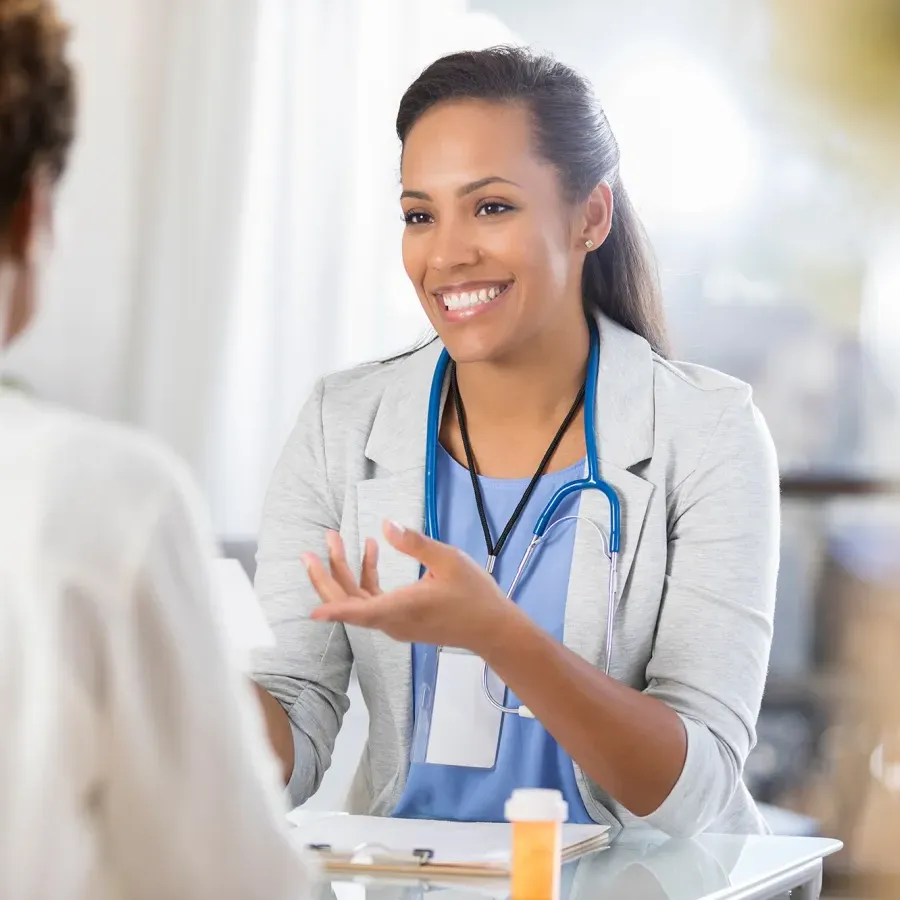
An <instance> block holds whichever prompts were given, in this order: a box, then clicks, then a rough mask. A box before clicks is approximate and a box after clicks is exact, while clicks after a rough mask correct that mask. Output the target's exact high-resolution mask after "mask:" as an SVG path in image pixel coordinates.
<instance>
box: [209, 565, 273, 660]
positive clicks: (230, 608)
mask: <svg viewBox="0 0 900 900" xmlns="http://www.w3.org/2000/svg"><path fill="white" fill-rule="evenodd" d="M210 578H211V581H212V601H213V608H214V610H215V612H216V615H217V616H218V618H219V620H220V622H221V623H222V626H223V628H224V630H225V637H226V639H227V641H228V644H229V646H230V648H231V649H232V651H233V652H234V653H235V655H236V656H237V657H238V660H239V662H240V663H241V664H242V665H244V666H246V665H247V663H248V662H249V654H250V651H251V650H256V649H258V648H260V647H272V646H274V645H275V635H274V634H273V633H272V629H271V628H270V627H269V623H268V622H267V621H266V617H265V615H264V613H263V611H262V607H261V606H260V604H259V600H258V599H257V596H256V591H255V590H254V589H253V585H252V584H251V582H250V579H249V578H248V577H247V573H246V572H245V571H244V569H243V566H241V564H240V563H239V562H238V561H237V560H236V559H214V560H213V561H212V566H211V568H210Z"/></svg>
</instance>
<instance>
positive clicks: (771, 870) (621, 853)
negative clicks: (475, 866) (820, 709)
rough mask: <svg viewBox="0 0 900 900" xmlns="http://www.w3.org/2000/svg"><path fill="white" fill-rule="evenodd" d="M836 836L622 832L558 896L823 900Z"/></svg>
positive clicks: (339, 893) (452, 890) (361, 897)
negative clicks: (685, 837)
mask: <svg viewBox="0 0 900 900" xmlns="http://www.w3.org/2000/svg"><path fill="white" fill-rule="evenodd" d="M840 847H841V844H840V843H839V842H838V841H831V840H826V839H824V838H801V837H733V836H730V835H703V836H701V837H699V838H697V839H696V840H693V841H676V840H671V839H667V838H665V837H664V836H658V837H656V836H654V837H649V838H648V837H643V838H638V837H631V836H623V837H619V839H618V840H616V842H615V843H614V844H613V846H612V847H611V848H610V849H608V850H604V851H602V852H600V853H597V854H594V855H592V856H586V857H584V858H582V859H580V860H578V861H576V862H574V863H571V864H570V865H568V866H565V867H564V869H563V879H562V890H561V895H560V900H599V898H602V900H774V898H782V897H786V896H787V895H788V893H789V892H791V891H793V894H792V895H791V900H818V897H819V894H820V891H821V885H822V860H823V858H824V857H826V856H829V855H830V854H832V853H835V852H836V851H837V850H839V849H840ZM323 877H324V880H323V881H322V882H321V883H320V885H319V887H318V890H317V892H316V894H315V895H314V896H315V898H316V900H328V898H335V900H418V898H433V900H476V898H477V897H479V896H482V897H484V896H489V897H492V898H496V900H502V898H506V897H507V896H508V886H507V885H506V884H505V883H503V882H492V883H485V884H484V885H483V886H477V885H475V886H470V887H456V886H454V887H451V886H442V885H429V884H426V883H421V882H420V883H415V882H406V883H398V882H395V883H390V882H383V881H378V880H370V881H368V882H366V881H356V882H354V881H353V880H348V879H347V878H346V876H340V877H338V876H332V877H331V878H330V879H329V878H328V877H327V876H323Z"/></svg>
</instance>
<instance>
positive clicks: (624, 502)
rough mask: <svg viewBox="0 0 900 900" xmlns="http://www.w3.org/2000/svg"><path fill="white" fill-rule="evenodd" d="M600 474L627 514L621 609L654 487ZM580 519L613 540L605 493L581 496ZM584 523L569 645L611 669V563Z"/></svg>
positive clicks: (606, 467)
mask: <svg viewBox="0 0 900 900" xmlns="http://www.w3.org/2000/svg"><path fill="white" fill-rule="evenodd" d="M600 474H601V476H602V477H603V478H604V479H605V480H606V481H607V482H608V483H609V484H610V485H611V486H612V487H613V489H614V490H615V492H616V494H617V495H618V497H619V504H620V505H621V508H622V522H621V528H622V542H621V546H620V548H619V559H618V571H617V584H618V590H617V593H616V597H617V608H618V602H620V601H621V598H622V595H623V593H624V590H625V586H626V584H627V583H628V576H629V574H630V573H631V568H632V566H633V564H634V557H635V552H636V550H637V546H638V544H639V542H640V538H641V531H642V529H643V526H644V517H645V516H646V514H647V508H648V506H649V504H650V496H651V495H652V493H653V485H651V484H650V483H649V482H647V481H644V479H643V478H640V477H639V476H637V475H634V474H633V473H631V472H629V471H627V470H626V469H621V468H619V467H618V466H615V465H612V464H611V463H605V464H602V465H601V473H600ZM578 515H579V517H583V519H588V520H590V521H591V522H593V523H594V524H595V525H597V526H598V527H599V528H600V530H601V531H602V532H603V534H604V536H605V538H606V540H607V541H608V540H609V503H608V501H607V499H606V497H605V496H604V495H603V494H601V493H600V491H584V492H583V493H582V494H581V501H580V506H579V510H578ZM583 519H582V518H579V520H578V523H577V527H576V529H575V548H574V550H573V555H572V570H571V574H570V575H569V591H568V596H567V599H566V621H565V636H564V641H565V644H566V646H567V647H568V648H569V649H570V650H573V651H574V652H575V653H577V654H578V655H579V656H581V657H582V658H584V659H586V660H588V662H590V663H592V664H594V665H597V666H600V667H603V666H605V665H606V626H607V622H608V621H609V616H608V601H607V584H608V583H609V558H608V557H607V556H606V553H605V552H604V547H603V541H602V540H601V538H600V535H599V534H597V531H596V530H595V529H594V528H593V527H591V525H589V524H588V522H585V521H583ZM614 623H615V620H614ZM615 670H616V651H615V641H613V653H612V667H611V669H610V671H611V672H612V673H615Z"/></svg>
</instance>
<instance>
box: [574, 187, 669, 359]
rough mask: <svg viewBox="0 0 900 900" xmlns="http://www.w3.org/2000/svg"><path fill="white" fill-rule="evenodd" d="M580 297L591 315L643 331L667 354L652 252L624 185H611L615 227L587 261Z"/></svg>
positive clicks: (651, 341)
mask: <svg viewBox="0 0 900 900" xmlns="http://www.w3.org/2000/svg"><path fill="white" fill-rule="evenodd" d="M581 295H582V300H583V302H584V311H585V315H587V317H588V318H589V319H593V318H595V317H596V315H597V313H603V314H604V315H606V316H608V317H609V318H610V319H612V320H613V321H615V322H618V323H619V324H620V325H622V326H623V327H625V328H627V329H628V330H629V331H633V332H634V333H635V334H639V335H640V336H641V337H642V338H644V339H645V340H646V341H647V343H648V344H650V346H651V347H652V348H653V350H654V351H655V352H656V353H658V354H659V355H660V356H663V357H665V356H667V355H668V353H669V346H668V344H669V341H668V335H667V334H666V323H665V316H664V313H663V305H662V293H661V291H660V288H659V278H658V275H657V271H656V262H655V260H654V258H653V251H652V250H651V249H650V243H649V241H648V240H647V235H646V233H645V231H644V227H643V225H642V224H641V221H640V219H639V218H638V217H637V213H636V212H635V209H634V207H633V206H632V205H631V199H630V198H629V196H628V193H627V192H626V190H625V188H624V186H623V185H622V183H621V182H620V181H618V180H616V182H615V184H614V186H613V216H612V227H611V228H610V231H609V235H608V236H607V238H606V240H605V241H604V242H603V243H602V244H601V245H600V246H599V247H598V248H597V249H596V250H594V251H593V252H592V253H589V254H588V255H587V257H586V258H585V260H584V271H583V273H582V276H581Z"/></svg>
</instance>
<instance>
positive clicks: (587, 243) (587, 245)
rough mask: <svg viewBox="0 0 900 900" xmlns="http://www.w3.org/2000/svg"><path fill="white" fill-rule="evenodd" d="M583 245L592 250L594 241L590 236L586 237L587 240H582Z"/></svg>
mask: <svg viewBox="0 0 900 900" xmlns="http://www.w3.org/2000/svg"><path fill="white" fill-rule="evenodd" d="M584 246H585V247H587V248H588V250H593V249H594V242H593V241H592V240H591V239H590V238H588V240H586V241H585V242H584Z"/></svg>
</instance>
